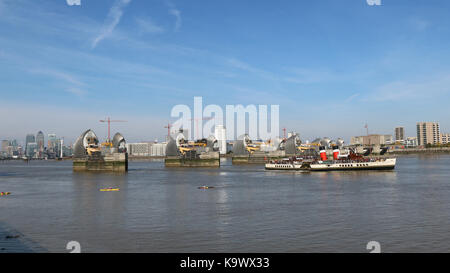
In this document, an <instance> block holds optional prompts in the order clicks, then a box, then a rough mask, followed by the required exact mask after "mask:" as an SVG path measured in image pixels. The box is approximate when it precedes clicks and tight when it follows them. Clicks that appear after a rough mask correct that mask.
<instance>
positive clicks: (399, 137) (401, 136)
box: [395, 127, 405, 141]
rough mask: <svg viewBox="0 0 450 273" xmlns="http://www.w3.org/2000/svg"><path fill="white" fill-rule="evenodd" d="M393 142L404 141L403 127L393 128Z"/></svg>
mask: <svg viewBox="0 0 450 273" xmlns="http://www.w3.org/2000/svg"><path fill="white" fill-rule="evenodd" d="M395 140H396V141H403V140H405V128H403V127H397V128H395Z"/></svg>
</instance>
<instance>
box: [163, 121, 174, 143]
mask: <svg viewBox="0 0 450 273" xmlns="http://www.w3.org/2000/svg"><path fill="white" fill-rule="evenodd" d="M172 126H173V125H172V124H170V123H167V126H164V128H167V141H169V139H170V128H172Z"/></svg>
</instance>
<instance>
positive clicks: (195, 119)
mask: <svg viewBox="0 0 450 273" xmlns="http://www.w3.org/2000/svg"><path fill="white" fill-rule="evenodd" d="M211 119H214V117H208V118H191V119H189V120H190V121H192V120H194V121H195V130H196V132H197V134H196V136H197V137H198V138H200V134H199V133H198V121H199V120H211Z"/></svg>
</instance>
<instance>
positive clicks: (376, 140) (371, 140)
mask: <svg viewBox="0 0 450 273" xmlns="http://www.w3.org/2000/svg"><path fill="white" fill-rule="evenodd" d="M392 143H393V139H392V135H377V134H373V135H368V136H355V137H352V138H351V139H350V145H363V146H372V145H389V144H392Z"/></svg>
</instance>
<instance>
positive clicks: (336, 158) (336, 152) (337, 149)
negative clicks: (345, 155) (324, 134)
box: [333, 146, 340, 160]
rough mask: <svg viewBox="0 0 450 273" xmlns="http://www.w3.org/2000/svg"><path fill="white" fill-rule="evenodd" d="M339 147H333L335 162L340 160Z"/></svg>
mask: <svg viewBox="0 0 450 273" xmlns="http://www.w3.org/2000/svg"><path fill="white" fill-rule="evenodd" d="M339 154H340V151H339V147H338V146H333V159H334V160H338V159H339Z"/></svg>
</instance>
